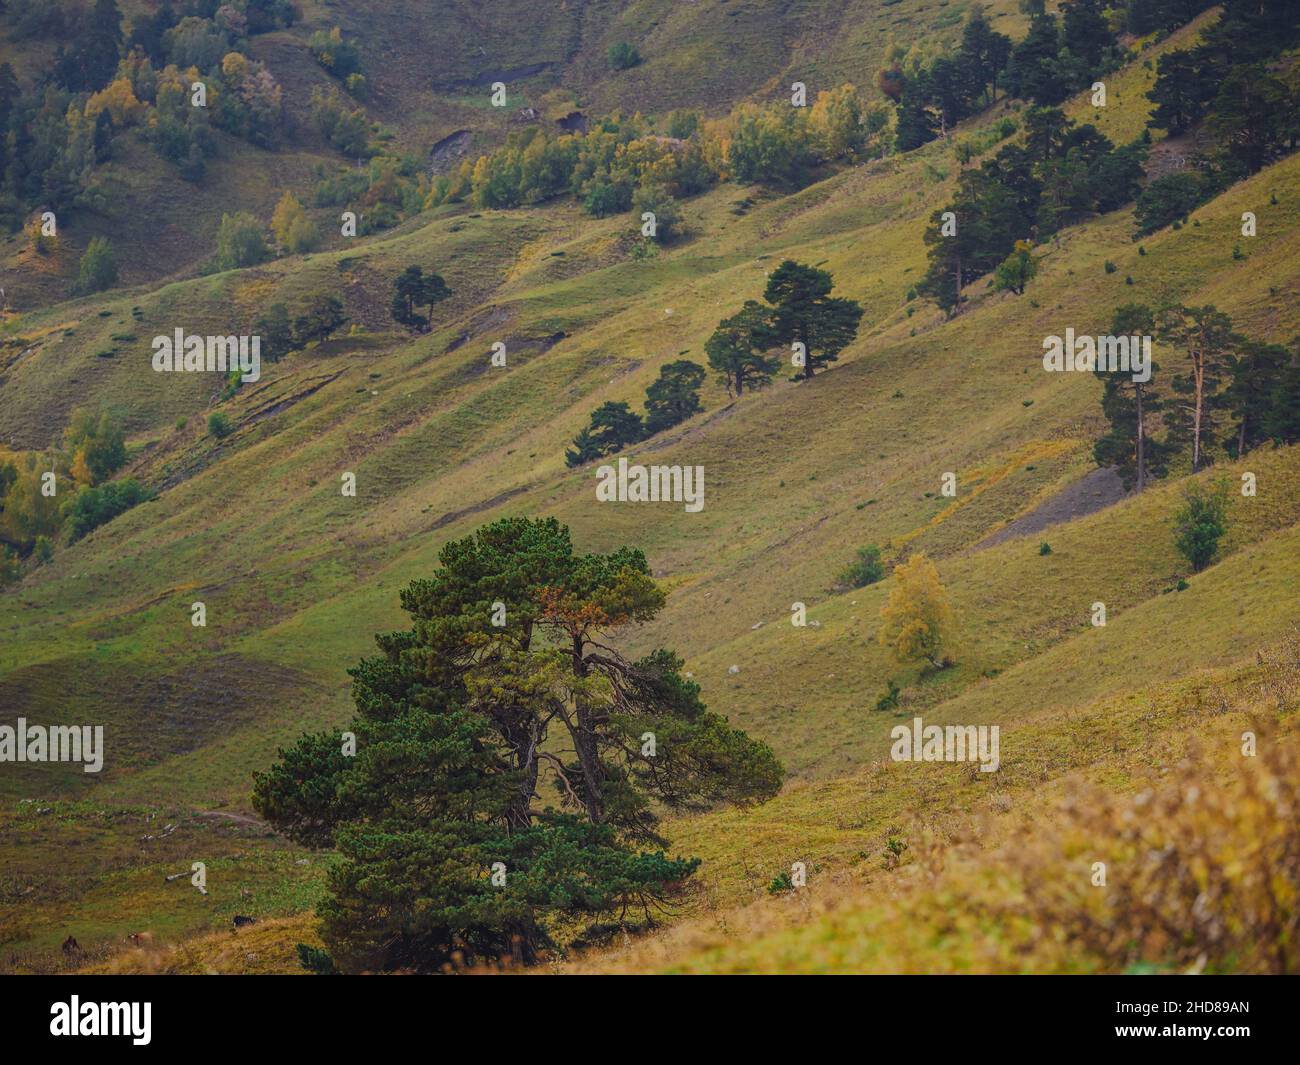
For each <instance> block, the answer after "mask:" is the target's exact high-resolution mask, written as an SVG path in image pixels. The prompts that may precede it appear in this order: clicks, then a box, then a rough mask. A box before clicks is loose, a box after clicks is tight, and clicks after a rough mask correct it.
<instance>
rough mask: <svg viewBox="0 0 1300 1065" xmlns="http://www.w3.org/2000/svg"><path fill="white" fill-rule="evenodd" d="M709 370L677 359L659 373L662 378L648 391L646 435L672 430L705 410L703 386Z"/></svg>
mask: <svg viewBox="0 0 1300 1065" xmlns="http://www.w3.org/2000/svg"><path fill="white" fill-rule="evenodd" d="M704 376H705V370H704V367H703V366H700V365H699V364H698V363H694V362H691V361H690V360H689V359H677V360H676V361H674V362H670V363H668V364H667V365H666V366H664V367H662V368H661V369H660V370H659V377H658V379H657V380H656V381H655V382H654V383H653V384H652V385H651V386H650V387H649V388H647V389H646V392H645V435H646V436H653V435H654V434H655V433H659V432H663V430H665V429H671V428H672V427H673V426H674V425H677V424H679V423H681V422H684V421H685V420H686V419H687V418H689V417H691V416H692V415H694V414H698V413H699V412H700V411H701V410H703V409H704V408H703V407H702V406H701V405H700V386H701V385H702V384H704Z"/></svg>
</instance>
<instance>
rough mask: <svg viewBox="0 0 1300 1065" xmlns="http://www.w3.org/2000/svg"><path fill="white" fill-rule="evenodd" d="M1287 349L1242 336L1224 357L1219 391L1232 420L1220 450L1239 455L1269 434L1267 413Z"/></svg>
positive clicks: (1279, 385) (1288, 356)
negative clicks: (1224, 373)
mask: <svg viewBox="0 0 1300 1065" xmlns="http://www.w3.org/2000/svg"><path fill="white" fill-rule="evenodd" d="M1290 361H1291V352H1289V351H1288V350H1287V349H1286V348H1284V347H1283V346H1282V345H1281V344H1265V343H1264V342H1263V341H1259V340H1249V339H1244V338H1243V339H1242V340H1241V341H1240V343H1239V345H1238V347H1237V350H1235V351H1232V352H1229V354H1228V357H1227V360H1226V362H1227V367H1226V368H1227V377H1228V384H1227V387H1226V388H1225V389H1224V390H1223V407H1224V409H1225V410H1226V411H1227V412H1228V414H1229V416H1230V417H1231V418H1232V419H1233V420H1234V421H1235V422H1236V426H1235V428H1234V429H1233V431H1232V432H1231V433H1230V434H1229V435H1228V436H1226V437H1225V438H1224V441H1223V445H1224V449H1225V450H1226V451H1227V452H1228V454H1230V455H1232V456H1233V457H1234V458H1240V457H1241V456H1242V455H1244V454H1245V453H1246V452H1247V451H1249V450H1250V449H1251V448H1253V447H1258V446H1259V445H1260V444H1262V443H1264V442H1265V441H1267V440H1268V439H1270V437H1271V436H1272V433H1271V432H1270V424H1269V421H1270V415H1271V414H1272V411H1273V408H1274V404H1275V403H1276V401H1277V396H1278V393H1279V391H1280V389H1281V388H1282V383H1283V374H1284V373H1285V371H1286V368H1287V364H1288V363H1289V362H1290Z"/></svg>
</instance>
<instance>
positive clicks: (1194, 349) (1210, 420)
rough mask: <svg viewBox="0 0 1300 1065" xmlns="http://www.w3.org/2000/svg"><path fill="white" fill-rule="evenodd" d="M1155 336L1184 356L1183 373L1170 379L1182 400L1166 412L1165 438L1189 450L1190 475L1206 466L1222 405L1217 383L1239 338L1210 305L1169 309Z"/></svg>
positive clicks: (1239, 344) (1239, 343) (1226, 318)
mask: <svg viewBox="0 0 1300 1065" xmlns="http://www.w3.org/2000/svg"><path fill="white" fill-rule="evenodd" d="M1159 328H1160V336H1161V338H1162V339H1163V340H1164V341H1165V342H1166V343H1168V344H1170V345H1172V346H1174V347H1175V348H1177V349H1178V350H1179V352H1180V353H1181V354H1182V356H1183V358H1184V364H1183V365H1184V369H1183V372H1182V373H1178V374H1175V375H1174V377H1173V379H1172V382H1171V383H1172V385H1173V390H1174V392H1175V393H1176V394H1178V395H1179V396H1184V397H1186V398H1185V399H1183V400H1181V401H1176V402H1174V403H1171V404H1170V405H1169V407H1168V409H1167V413H1166V414H1165V424H1166V425H1167V426H1168V427H1169V440H1170V442H1171V443H1177V444H1179V445H1181V446H1183V447H1186V448H1188V449H1189V450H1190V451H1191V455H1192V472H1193V473H1195V472H1197V471H1198V470H1199V469H1200V468H1201V466H1203V465H1205V464H1206V462H1207V455H1206V447H1205V445H1206V444H1207V443H1208V442H1209V441H1211V440H1212V439H1213V438H1214V435H1213V434H1214V429H1215V427H1216V424H1217V421H1218V415H1219V412H1220V411H1221V409H1222V406H1223V400H1222V397H1221V396H1220V394H1219V385H1220V384H1221V383H1222V380H1223V375H1224V373H1225V371H1226V370H1227V367H1228V358H1229V356H1230V355H1235V354H1238V353H1239V351H1240V347H1241V342H1242V338H1241V337H1239V336H1238V335H1237V334H1236V333H1235V332H1234V331H1233V328H1232V319H1231V318H1229V317H1228V316H1227V315H1226V314H1224V313H1223V312H1222V311H1220V310H1217V309H1216V308H1214V307H1213V306H1205V307H1171V308H1169V309H1168V310H1167V311H1165V312H1164V314H1163V315H1162V316H1161V319H1160V323H1159Z"/></svg>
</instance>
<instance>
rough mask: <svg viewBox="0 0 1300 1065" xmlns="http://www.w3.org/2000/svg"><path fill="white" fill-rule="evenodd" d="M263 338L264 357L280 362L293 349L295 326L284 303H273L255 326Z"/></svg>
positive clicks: (269, 360) (270, 360)
mask: <svg viewBox="0 0 1300 1065" xmlns="http://www.w3.org/2000/svg"><path fill="white" fill-rule="evenodd" d="M253 328H254V329H256V330H257V335H258V336H260V337H261V338H262V340H261V345H262V358H264V359H266V360H267V361H268V362H279V361H280V360H281V359H282V358H284V357H285V356H286V355H288V354H289V352H291V351H292V350H293V327H292V326H291V325H290V323H289V312H288V311H287V310H286V309H285V306H284V304H283V303H273V304H271V306H269V307H268V308H267V309H266V313H265V314H264V315H262V317H260V318H259V319H258V320H257V322H256V324H255V325H254V326H253Z"/></svg>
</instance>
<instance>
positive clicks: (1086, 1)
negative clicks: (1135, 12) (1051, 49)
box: [1061, 0, 1115, 73]
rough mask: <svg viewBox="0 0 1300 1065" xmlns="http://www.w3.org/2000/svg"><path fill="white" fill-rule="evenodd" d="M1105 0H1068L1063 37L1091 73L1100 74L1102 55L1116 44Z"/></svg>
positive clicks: (1063, 14)
mask: <svg viewBox="0 0 1300 1065" xmlns="http://www.w3.org/2000/svg"><path fill="white" fill-rule="evenodd" d="M1104 9H1105V5H1104V4H1103V3H1102V2H1101V0H1064V2H1063V3H1062V4H1061V13H1062V16H1063V17H1062V21H1061V37H1062V40H1063V41H1064V43H1065V44H1067V45H1068V46H1069V49H1070V51H1071V53H1073V54H1074V55H1076V56H1078V57H1079V59H1080V60H1082V61H1083V64H1084V65H1085V66H1086V67H1087V69H1088V71H1089V72H1093V73H1100V67H1101V60H1102V56H1104V55H1105V53H1106V50H1107V49H1108V48H1110V47H1111V46H1112V45H1114V43H1115V37H1114V34H1112V33H1111V32H1110V26H1108V25H1107V23H1106V16H1105V14H1104Z"/></svg>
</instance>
